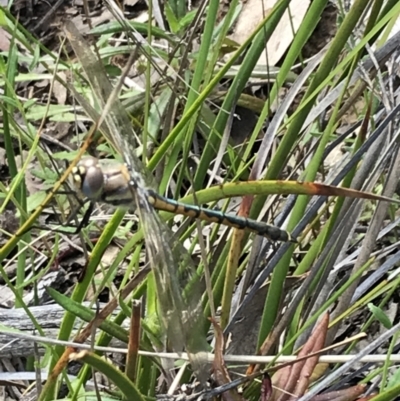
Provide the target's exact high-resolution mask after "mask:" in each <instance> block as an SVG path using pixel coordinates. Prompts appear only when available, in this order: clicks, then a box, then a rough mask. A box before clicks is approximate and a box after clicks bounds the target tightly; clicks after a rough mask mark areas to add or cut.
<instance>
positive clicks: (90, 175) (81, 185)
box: [72, 156, 104, 200]
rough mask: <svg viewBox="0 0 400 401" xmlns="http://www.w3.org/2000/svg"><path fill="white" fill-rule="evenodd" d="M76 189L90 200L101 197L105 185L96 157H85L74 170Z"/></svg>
mask: <svg viewBox="0 0 400 401" xmlns="http://www.w3.org/2000/svg"><path fill="white" fill-rule="evenodd" d="M72 178H73V181H74V185H75V187H76V188H77V189H78V190H79V191H80V192H81V193H82V194H83V195H84V196H85V197H87V198H88V199H90V200H97V199H99V198H100V197H101V194H102V191H103V185H104V175H103V171H102V169H101V167H100V165H99V161H98V160H97V159H96V158H95V157H91V156H88V157H84V158H83V159H81V160H80V161H79V162H78V164H77V165H76V166H75V167H74V168H73V169H72Z"/></svg>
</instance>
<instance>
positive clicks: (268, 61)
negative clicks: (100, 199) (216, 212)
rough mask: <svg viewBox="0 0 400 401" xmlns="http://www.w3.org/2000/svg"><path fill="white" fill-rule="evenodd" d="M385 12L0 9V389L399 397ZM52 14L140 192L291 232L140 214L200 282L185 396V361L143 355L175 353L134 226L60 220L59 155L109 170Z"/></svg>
mask: <svg viewBox="0 0 400 401" xmlns="http://www.w3.org/2000/svg"><path fill="white" fill-rule="evenodd" d="M399 13H400V3H399V2H398V1H394V0H387V1H379V0H375V1H373V0H356V1H354V2H351V3H349V2H341V1H338V2H335V3H333V2H328V1H326V0H325V1H323V0H314V1H310V2H306V1H290V0H281V1H273V2H271V1H267V0H266V1H264V2H262V1H260V0H256V1H255V0H247V1H246V2H239V1H238V0H232V1H231V2H220V1H218V0H210V1H209V2H199V3H197V2H193V3H191V2H186V1H183V0H167V1H165V2H163V3H161V2H155V1H153V2H149V3H144V2H141V1H135V0H130V1H127V2H126V3H124V4H121V3H118V4H117V3H115V2H113V1H112V0H106V1H104V2H98V3H87V2H84V3H82V4H71V3H69V2H65V1H64V2H63V1H59V2H57V3H54V4H50V3H39V4H35V5H33V6H32V5H31V4H30V3H22V2H20V3H16V2H13V3H10V4H3V5H2V8H0V29H1V30H0V51H1V55H0V85H1V88H2V89H1V93H0V99H1V103H0V105H1V111H2V125H1V136H0V143H1V149H0V150H1V151H2V152H1V160H0V164H1V166H0V167H1V175H0V178H1V182H0V191H1V193H0V196H1V199H2V203H1V206H0V215H1V219H0V220H1V237H0V245H1V249H0V263H1V265H0V275H1V278H2V282H1V286H2V287H1V291H0V294H1V295H0V297H1V298H0V299H1V304H2V305H4V306H5V308H9V309H2V312H1V313H0V323H1V326H0V344H1V345H2V346H1V347H0V363H1V365H2V370H3V372H2V373H0V380H1V384H2V386H3V387H1V391H2V392H3V396H4V397H9V398H12V399H25V398H26V397H29V398H38V399H40V400H50V399H60V398H68V399H76V398H77V397H81V396H85V397H89V398H91V397H93V398H94V397H96V398H97V399H99V398H102V399H107V398H126V399H129V400H130V399H132V400H133V399H135V400H138V399H148V398H151V399H154V398H155V397H156V396H159V395H161V394H162V395H163V397H167V394H168V397H171V398H173V397H178V396H184V397H187V398H190V397H196V398H198V397H199V394H198V392H199V391H203V393H202V394H203V396H204V397H206V398H210V397H217V396H220V397H224V398H227V397H229V398H232V397H233V398H234V399H240V398H243V399H246V400H257V399H259V398H263V399H265V400H270V399H272V400H284V399H285V400H286V399H294V398H296V399H299V400H302V401H305V400H309V399H313V400H315V399H323V398H324V397H325V398H329V399H331V400H339V399H341V400H342V399H346V400H354V399H367V398H368V399H374V400H375V399H376V400H394V399H396V397H397V399H398V394H399V391H400V381H399V379H398V378H399V370H398V368H397V366H396V356H397V355H396V354H397V353H398V335H397V332H398V325H399V323H398V316H399V310H398V295H397V289H398V284H399V280H400V278H399V274H398V262H399V258H400V253H399V250H398V244H399V242H398V241H399V240H398V234H397V225H398V215H397V208H398V206H397V204H396V200H397V203H398V182H399V174H400V168H399V161H400V159H399V146H398V143H399V140H398V136H399V124H398V121H399V119H398V108H399V102H398V96H399V85H398V84H399V68H398V65H399V54H398V49H399V38H400V33H399V32H398V30H396V26H398V25H399V24H398V21H399ZM67 21H70V22H72V23H73V24H74V25H75V26H76V27H77V29H78V31H79V32H80V33H81V34H82V35H85V36H86V37H87V38H88V39H90V43H91V45H92V46H93V49H95V51H96V55H97V57H98V59H99V60H101V62H102V63H103V64H104V66H105V68H106V71H107V73H108V75H109V78H110V80H111V81H112V83H113V85H114V86H115V87H118V85H121V91H120V94H119V97H120V100H121V102H122V104H123V106H124V109H125V110H126V111H127V112H128V113H129V117H130V124H131V125H132V127H133V128H134V129H135V132H136V133H137V135H136V137H135V138H131V141H132V142H135V146H133V147H132V148H131V149H125V151H126V152H132V153H134V154H135V155H136V156H137V157H138V158H140V159H141V160H142V162H143V164H145V165H146V166H147V169H148V170H149V171H150V172H151V174H149V175H151V176H152V177H153V178H152V179H153V182H154V183H155V184H154V186H155V187H156V188H157V190H158V192H159V193H160V194H163V195H166V196H169V197H172V198H175V199H180V200H183V201H186V202H188V203H196V204H201V205H207V206H208V207H210V208H219V209H221V210H224V211H228V212H232V213H237V214H239V215H241V216H249V217H251V218H253V219H258V220H262V221H265V222H268V223H269V224H273V225H276V226H279V227H282V229H284V230H287V231H288V232H290V233H291V234H292V236H293V237H294V238H297V241H298V242H297V243H289V242H288V243H283V244H280V243H272V242H271V241H269V240H268V239H266V238H262V237H259V236H254V235H250V234H249V233H247V232H243V231H241V230H234V229H232V228H230V227H223V226H217V225H205V224H203V223H202V222H199V221H197V222H193V221H192V220H190V219H187V218H182V217H176V216H175V217H174V216H171V215H167V214H161V217H162V218H163V219H164V220H165V221H166V222H167V224H168V225H169V227H170V229H172V231H174V233H175V237H176V238H179V243H180V244H181V245H183V246H184V247H185V248H186V251H187V252H188V253H189V254H190V256H191V260H190V262H188V266H190V265H193V266H194V267H195V268H196V269H197V273H199V274H201V275H202V274H203V273H204V274H205V277H206V280H204V281H205V283H206V285H205V287H206V290H205V292H204V296H203V303H202V316H204V317H205V318H210V317H212V319H211V320H209V319H205V323H204V325H203V326H202V327H201V328H200V329H199V330H198V334H197V335H198V336H199V339H200V340H203V339H205V338H207V340H208V344H209V345H208V349H207V351H209V352H210V353H212V354H210V355H209V364H208V365H207V364H206V363H204V370H203V372H202V373H203V376H206V378H207V379H209V380H210V381H209V383H208V386H209V387H206V389H205V390H200V389H199V387H197V388H195V387H193V389H192V390H189V389H188V388H187V389H186V393H182V391H183V390H182V389H181V388H180V387H179V384H182V383H187V384H189V383H191V384H193V376H192V375H191V371H190V368H189V367H188V366H187V365H186V364H184V363H183V360H184V359H185V358H184V357H185V356H184V355H179V356H177V355H176V354H173V353H169V357H171V358H175V359H172V360H175V363H172V362H170V363H169V364H168V363H167V362H166V358H165V357H163V358H161V351H169V350H170V347H169V346H170V345H171V343H173V342H174V339H173V338H168V339H167V338H166V332H165V330H163V328H162V327H163V326H162V324H161V322H160V321H159V318H158V315H157V313H156V311H157V309H158V308H159V304H158V303H157V298H158V296H160V294H157V290H156V285H155V284H154V280H153V279H152V275H151V274H148V273H149V268H148V265H147V263H146V262H147V259H146V256H145V252H144V249H145V248H144V242H143V229H142V227H141V225H140V223H139V222H138V219H137V218H136V217H135V216H133V215H131V214H128V213H125V211H122V210H120V209H118V210H117V211H115V212H114V210H113V209H112V208H111V209H110V208H108V207H107V206H104V205H98V206H97V208H96V211H95V214H94V215H93V217H92V219H91V222H90V224H89V225H88V227H85V228H84V229H83V230H82V231H81V232H80V233H79V234H75V233H74V231H76V230H75V228H74V227H70V226H71V224H70V223H71V221H70V220H71V218H70V216H75V217H76V219H77V220H78V221H79V218H81V217H82V214H83V211H82V210H79V213H78V214H76V213H75V211H76V210H77V209H79V207H78V206H79V205H80V203H79V201H78V200H77V198H76V197H75V196H74V194H73V193H71V191H70V189H71V188H70V186H68V185H67V181H68V180H67V176H68V173H69V171H70V169H69V170H68V169H67V170H66V164H65V163H64V160H67V161H68V162H70V163H76V162H77V161H78V155H79V149H82V144H84V145H85V146H87V147H88V149H87V152H89V153H90V154H92V155H95V156H96V157H100V158H103V159H115V158H116V159H118V160H122V159H121V154H120V153H121V152H119V151H118V149H116V148H115V143H113V142H112V141H110V138H108V137H107V136H106V135H105V134H104V132H103V131H96V130H95V129H94V128H95V127H96V126H95V125H93V123H96V121H93V120H94V119H93V117H92V114H91V113H90V112H88V110H90V107H89V106H91V107H92V108H94V109H96V107H97V108H98V109H97V111H96V113H97V114H99V113H101V111H102V110H101V109H99V103H98V101H96V94H95V93H94V91H93V89H92V88H91V87H90V85H89V83H88V81H87V80H86V79H85V74H84V73H83V71H82V68H81V67H82V66H81V60H80V59H79V58H78V59H76V58H75V55H74V53H73V52H72V51H71V47H70V43H69V42H68V40H66V37H65V30H64V25H65V23H66V22H67ZM127 65H128V67H130V68H128V69H127V68H126V66H127ZM86 78H89V81H90V77H86ZM71 88H73V90H72V89H71ZM79 95H80V96H81V97H82V98H83V99H86V103H87V105H89V106H86V107H84V106H82V104H80V103H79V99H78V98H77V97H79ZM88 138H89V139H88ZM82 152H83V151H81V153H82ZM65 171H67V173H65ZM238 183H240V185H239V184H238ZM222 184H223V185H222ZM348 189H351V190H353V191H350V190H348ZM380 197H381V198H380ZM382 197H386V201H378V199H383V198H382ZM361 198H364V199H361ZM387 198H390V199H393V202H389V201H387ZM57 224H58V225H59V224H62V225H61V227H58V230H55V229H54V228H55V225H57ZM160 227H161V225H160ZM144 229H147V230H150V229H151V230H152V231H147V233H148V236H147V237H146V239H148V238H151V237H152V236H153V237H154V238H157V235H158V234H157V227H156V226H155V225H154V226H151V227H144ZM160 230H161V228H160ZM166 232H167V231H166ZM145 233H146V232H145ZM149 233H150V234H149ZM168 233H169V234H170V232H169V231H168ZM160 238H161V237H160ZM146 242H147V241H145V243H146ZM148 246H149V245H148V242H147V247H148ZM181 249H183V248H181ZM186 251H185V252H183V253H182V255H186ZM185 257H186V256H185ZM82 271H83V273H82ZM201 284H203V281H202V283H201ZM199 288H200V287H199ZM201 288H203V285H202V286H201ZM183 291H184V290H183ZM210 300H211V302H210ZM129 317H130V319H129ZM223 331H224V333H225V341H224V340H223V334H222V333H223ZM168 333H169V331H168ZM228 334H229V335H228ZM55 340H58V341H59V342H56V341H55ZM115 341H117V343H115ZM121 341H122V342H123V343H125V344H122V345H121ZM66 342H73V343H75V344H76V343H83V342H88V343H89V344H90V345H91V347H92V348H91V349H90V348H89V349H88V350H86V351H85V352H78V348H77V346H74V347H66V345H67V344H68V343H66ZM115 344H116V346H118V347H119V348H118V351H117V350H115V349H111V348H107V352H106V353H105V355H107V358H104V357H100V353H95V352H94V347H100V346H102V347H111V345H115ZM126 344H128V345H126ZM121 350H125V353H124V354H123V356H122V357H121V352H122V351H121ZM126 350H127V351H126ZM139 350H140V351H139ZM103 351H104V349H103ZM143 351H148V352H149V353H148V354H145V353H144V352H143ZM126 352H127V356H126ZM319 354H324V355H325V356H324V358H325V359H322V358H321V359H320V360H318V358H317V357H316V356H315V355H319ZM371 354H376V355H373V356H372V355H371ZM103 355H104V353H103ZM255 355H259V356H261V355H262V356H264V355H265V356H273V358H270V359H267V358H264V359H262V358H260V357H259V359H257V358H254V356H255ZM310 355H314V357H310ZM164 356H165V355H164ZM223 356H224V357H225V358H226V362H223ZM283 356H285V357H288V359H287V360H291V361H293V360H294V359H296V358H297V359H298V361H297V363H295V364H292V362H291V363H290V364H289V365H285V366H282V365H279V360H278V359H276V358H279V357H283ZM305 356H307V358H304V359H302V358H303V357H305ZM373 357H374V358H373ZM362 358H363V359H362ZM280 361H283V359H281V360H280ZM278 366H279V369H278ZM264 369H266V370H264ZM95 372H99V373H101V374H95ZM245 372H246V373H247V376H244V373H245ZM260 372H261V373H263V375H261V374H260ZM265 372H269V373H268V374H266V373H265ZM6 373H7V375H6ZM66 373H68V375H67V374H66ZM3 375H4V376H3ZM235 380H236V381H235ZM230 383H232V385H230ZM203 384H204V383H203ZM210 388H213V390H212V391H211V390H210ZM191 392H192V393H191ZM316 394H319V395H318V396H317V395H316ZM317 397H318V398H317Z"/></svg>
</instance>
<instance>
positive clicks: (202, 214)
mask: <svg viewBox="0 0 400 401" xmlns="http://www.w3.org/2000/svg"><path fill="white" fill-rule="evenodd" d="M148 200H149V202H150V203H151V204H152V205H153V207H154V208H155V209H158V210H164V211H166V212H171V213H174V214H181V215H183V216H188V217H191V218H194V219H201V220H205V221H207V222H209V223H216V224H223V225H227V226H230V227H234V228H238V229H241V230H248V231H252V232H255V233H256V234H258V235H261V236H263V237H267V238H269V239H271V240H272V241H282V242H289V241H290V242H296V240H294V239H293V238H292V237H291V235H290V234H289V233H288V232H287V231H284V230H281V229H280V228H278V227H274V226H270V225H268V224H266V223H264V222H258V221H256V220H252V219H248V218H246V217H241V216H236V215H233V214H226V213H224V212H221V211H219V210H213V209H205V208H202V207H200V206H197V205H188V204H186V203H181V202H178V201H176V200H174V199H169V198H165V197H163V196H161V195H159V194H158V193H156V192H154V191H153V190H148Z"/></svg>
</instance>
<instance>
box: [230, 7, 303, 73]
mask: <svg viewBox="0 0 400 401" xmlns="http://www.w3.org/2000/svg"><path fill="white" fill-rule="evenodd" d="M277 2H278V0H263V1H262V2H261V1H260V0H248V1H247V2H246V3H245V4H243V9H242V12H241V13H240V16H239V18H238V22H237V24H236V27H235V32H234V33H233V35H231V36H230V39H232V40H234V41H235V42H237V43H239V44H242V43H244V42H245V41H246V40H247V38H248V37H249V36H250V34H251V33H252V32H253V30H254V28H255V27H256V26H258V25H259V24H260V23H261V21H262V20H263V19H264V18H265V17H266V16H267V15H268V14H269V13H270V12H271V10H272V9H273V8H274V6H275V4H276V3H277ZM309 4H310V1H309V0H307V1H303V0H293V1H291V2H290V5H289V10H290V13H289V11H286V12H285V14H284V15H283V17H282V19H281V20H280V21H279V24H278V25H277V27H276V28H275V30H274V33H273V34H272V36H271V38H270V40H269V41H268V43H267V50H266V52H265V51H264V52H263V53H262V54H261V56H260V58H259V60H258V62H257V65H267V64H268V65H269V66H275V65H276V64H277V62H278V61H279V60H280V59H281V57H282V56H283V54H284V53H285V52H286V50H287V49H288V47H289V45H290V44H291V43H292V40H293V36H294V33H296V32H297V30H298V28H299V26H300V24H301V23H302V21H303V19H304V16H305V14H306V12H307V10H308V7H309ZM293 30H294V32H293Z"/></svg>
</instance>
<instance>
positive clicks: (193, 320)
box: [65, 22, 293, 365]
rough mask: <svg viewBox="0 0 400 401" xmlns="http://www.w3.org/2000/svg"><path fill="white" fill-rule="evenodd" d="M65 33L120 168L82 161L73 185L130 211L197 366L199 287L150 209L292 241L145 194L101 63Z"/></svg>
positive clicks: (164, 319)
mask: <svg viewBox="0 0 400 401" xmlns="http://www.w3.org/2000/svg"><path fill="white" fill-rule="evenodd" d="M65 29H66V34H67V37H68V39H69V42H70V43H71V46H72V48H73V50H74V52H75V54H76V56H77V57H78V59H79V61H80V63H81V65H82V68H83V70H84V72H85V75H86V77H87V79H88V81H89V83H90V85H91V87H92V90H93V92H94V94H95V96H96V101H97V102H98V106H99V107H100V108H102V109H104V108H105V106H106V105H107V106H108V107H109V109H108V112H107V113H105V116H104V121H103V122H102V124H101V125H100V130H101V131H102V132H103V134H104V135H105V137H106V138H107V139H108V140H109V141H110V142H111V143H112V144H113V145H114V146H115V147H116V149H117V151H118V152H119V153H120V154H121V155H122V157H123V160H124V163H118V162H116V161H115V162H111V161H110V160H103V159H97V158H94V157H91V156H90V157H84V158H82V159H81V160H80V161H79V162H78V163H77V165H76V167H75V168H74V169H73V171H72V175H73V181H74V183H75V186H76V187H77V188H78V190H79V191H80V192H81V194H82V195H83V196H84V197H86V198H87V199H89V200H90V201H91V202H104V203H107V204H111V205H113V206H117V207H132V206H134V207H135V208H136V211H137V213H138V215H139V220H140V223H141V228H142V230H143V235H144V242H145V248H146V252H147V254H148V257H149V261H150V264H151V266H152V271H153V274H154V278H155V283H156V290H157V297H158V300H159V315H160V321H161V323H162V325H163V328H164V330H165V332H166V334H167V337H168V339H169V341H170V343H171V344H172V347H173V348H174V349H175V350H176V351H178V352H180V351H181V350H182V345H184V346H185V348H186V350H187V352H188V354H189V358H191V362H192V363H197V364H198V365H199V364H201V362H200V363H199V362H198V359H196V356H197V355H199V354H201V353H202V352H203V351H204V342H201V341H199V340H198V338H199V330H200V331H201V328H200V322H202V311H201V306H200V305H201V295H202V294H201V292H200V290H199V288H200V287H201V286H199V285H198V284H197V283H198V282H199V280H200V278H199V275H198V273H197V271H196V268H195V266H194V264H193V262H192V261H191V259H190V256H189V254H188V253H187V251H186V250H185V249H184V248H183V246H182V244H180V242H179V241H178V240H176V239H175V238H174V235H173V233H172V232H171V230H170V228H168V227H167V226H166V224H165V223H164V222H163V221H162V220H161V218H160V217H159V215H158V213H157V212H156V210H157V209H158V210H164V211H168V212H171V213H174V214H182V215H185V216H189V217H192V218H198V219H202V220H206V221H207V222H211V223H220V224H225V225H229V226H233V227H235V228H240V229H248V230H250V231H253V232H256V233H257V234H259V235H263V236H265V237H268V238H270V239H273V240H279V241H292V240H293V239H292V238H291V237H290V235H289V234H288V233H287V232H286V231H283V230H280V229H279V228H276V227H273V226H269V225H267V224H264V223H262V222H257V221H255V220H251V219H246V218H243V217H239V216H235V215H231V214H225V213H222V212H220V211H216V210H212V209H206V208H203V207H198V206H195V205H187V204H183V203H180V202H178V201H175V200H173V199H169V198H166V197H164V196H161V195H160V194H158V193H157V192H156V191H154V190H153V189H151V186H149V185H148V184H147V182H146V177H148V175H149V172H148V171H147V170H146V168H145V167H144V166H143V164H142V163H141V162H140V160H139V159H138V158H137V157H136V156H135V155H134V153H133V151H130V149H131V146H130V144H131V141H132V138H135V137H136V133H135V132H134V130H133V127H132V124H131V123H130V120H129V117H128V114H127V112H126V110H125V109H124V108H123V106H122V104H121V103H120V102H119V100H118V99H117V98H114V99H112V102H108V103H107V101H108V100H109V99H110V97H111V96H112V95H113V94H114V92H113V87H112V85H111V83H110V81H109V80H108V77H107V74H106V72H105V70H104V66H103V64H102V63H101V61H100V60H99V59H98V58H97V57H96V56H95V54H94V53H93V52H92V50H91V49H90V47H89V45H88V44H87V43H86V42H85V41H84V39H83V38H82V37H81V35H80V34H79V32H78V31H77V29H76V27H75V26H74V25H73V24H72V23H71V22H69V23H67V24H66V27H65ZM71 90H73V88H71ZM73 92H74V95H75V97H76V98H77V100H78V101H79V102H80V103H81V105H82V106H83V107H84V109H85V110H86V112H87V114H88V115H89V116H90V117H91V118H92V119H93V120H94V121H98V120H99V118H100V116H99V113H98V112H97V111H95V110H94V109H93V108H92V107H91V106H90V105H88V102H87V101H86V102H85V101H84V100H83V99H82V98H81V97H80V95H79V93H77V92H76V91H74V90H73ZM110 103H111V104H110ZM196 284H197V285H196ZM200 342H201V345H200ZM196 361H197V362H196Z"/></svg>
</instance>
